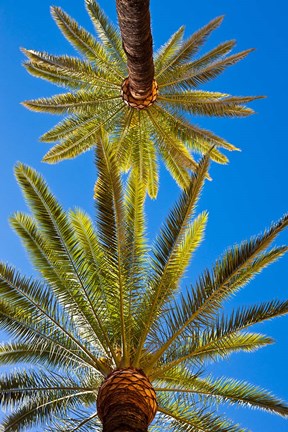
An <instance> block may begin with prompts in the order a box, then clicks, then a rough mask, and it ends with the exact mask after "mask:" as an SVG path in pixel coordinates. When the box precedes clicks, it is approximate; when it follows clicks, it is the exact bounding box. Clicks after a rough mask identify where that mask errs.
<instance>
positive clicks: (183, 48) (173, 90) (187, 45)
mask: <svg viewBox="0 0 288 432" xmlns="http://www.w3.org/2000/svg"><path fill="white" fill-rule="evenodd" d="M129 3H130V2H129V1H128V4H129ZM136 3H139V2H133V5H134V4H136ZM140 3H141V4H142V3H143V5H145V4H146V8H148V12H149V7H148V3H147V2H142V1H141V2H140ZM117 4H118V10H119V17H121V16H123V12H121V11H122V9H121V8H122V6H123V7H126V6H125V4H126V2H124V1H123V0H121V1H119V2H118V3H117ZM86 7H87V11H88V13H89V16H90V18H91V20H92V22H93V24H94V27H95V30H96V33H97V36H98V39H97V38H95V37H94V36H93V35H91V34H90V33H89V32H87V31H86V30H85V29H83V28H82V27H80V26H79V25H78V24H77V23H76V21H74V20H73V19H72V18H71V17H69V16H68V15H67V14H66V13H65V12H63V11H62V10H61V9H60V8H58V7H54V8H52V16H53V18H54V19H55V21H56V24H57V25H58V26H59V28H60V30H61V32H62V33H63V34H64V36H65V37H66V38H67V39H68V41H69V42H70V43H71V44H72V45H73V46H74V47H75V48H76V49H77V51H78V52H79V53H80V55H81V56H82V57H81V58H79V57H70V56H65V55H63V56H62V55H60V56H55V55H49V54H47V53H45V52H38V51H33V50H24V52H25V54H26V55H27V57H28V61H27V62H26V63H25V67H26V69H27V70H28V72H30V73H31V74H32V75H35V76H37V77H40V78H43V79H46V80H48V81H50V82H52V83H54V84H56V85H58V86H62V87H66V88H68V89H70V91H69V92H68V93H63V94H57V95H56V96H53V97H51V98H41V99H37V100H30V101H27V102H25V103H24V105H25V106H27V107H28V108H30V109H32V110H35V111H41V112H49V113H53V114H67V117H66V118H65V119H64V120H62V121H61V122H60V123H59V124H57V125H56V126H55V127H53V128H52V129H51V130H50V131H48V132H47V133H45V134H44V135H43V136H42V137H41V140H42V141H45V142H53V143H55V142H57V144H56V145H55V146H54V147H52V148H51V149H50V151H49V152H48V153H47V154H46V156H45V157H44V160H45V161H46V162H49V163H55V162H58V161H61V160H63V159H67V158H73V157H75V156H77V155H79V154H80V153H82V152H85V151H87V150H88V149H90V148H92V147H94V146H95V145H96V143H97V140H98V137H99V134H101V128H103V127H104V128H105V130H106V131H108V132H110V133H111V139H113V142H114V144H113V145H114V152H115V154H117V159H118V163H119V164H120V165H121V169H122V170H124V171H125V170H128V169H130V168H131V167H132V168H136V169H137V171H138V173H139V175H140V179H141V180H142V182H143V184H144V185H145V187H146V188H147V191H148V193H149V195H150V196H151V197H155V196H156V195H157V190H158V167H157V166H158V164H157V158H158V156H160V157H162V158H163V161H164V163H165V165H166V167H167V169H168V170H169V171H170V172H171V174H172V176H173V177H174V178H175V180H176V181H177V182H178V184H179V185H180V186H181V187H184V188H186V187H188V185H189V179H190V171H191V170H195V169H196V166H197V163H196V161H195V158H194V157H192V154H191V150H192V151H193V152H196V153H200V154H205V153H206V152H207V151H208V150H209V149H210V148H211V147H213V151H212V152H211V159H212V160H214V161H216V162H218V163H226V162H227V157H226V156H225V155H224V154H223V153H222V152H221V151H220V150H219V148H223V149H225V150H229V151H231V150H237V149H236V148H235V147H234V146H233V145H232V144H230V143H228V142H227V141H226V140H224V139H222V138H220V137H218V136H216V135H215V134H213V133H212V132H210V131H207V130H205V129H202V128H199V127H198V126H196V125H193V124H191V123H190V122H189V121H188V120H187V119H186V118H185V117H184V114H189V115H193V116H197V115H200V116H202V115H206V116H221V117H225V116H226V117H245V116H247V115H250V114H252V113H253V110H252V109H250V108H247V107H246V106H245V105H243V104H246V103H248V102H250V101H252V100H254V99H255V97H251V96H245V97H236V96H230V95H228V94H226V93H220V92H208V91H204V90H197V87H198V85H200V84H204V83H206V82H207V81H209V80H210V79H212V78H216V77H217V76H218V75H219V74H220V73H222V72H223V71H224V70H225V69H226V68H227V67H228V66H231V65H234V64H235V63H237V62H238V61H239V60H241V59H243V58H244V57H246V56H247V54H248V53H249V52H250V51H251V50H246V51H242V52H240V53H238V54H233V55H229V53H230V51H231V50H232V48H233V46H234V44H235V41H233V40H232V41H228V42H225V43H222V44H220V45H218V46H217V47H216V48H214V49H212V50H211V51H209V52H208V53H206V54H204V55H202V56H200V57H195V56H196V54H197V53H198V50H199V48H200V47H201V46H202V45H203V43H204V42H205V40H206V39H207V38H208V36H209V35H210V33H211V32H212V31H213V30H215V29H217V27H218V26H219V25H220V24H221V22H222V19H223V18H222V17H219V18H216V19H214V20H212V21H211V22H209V23H208V24H207V25H205V26H204V27H203V28H201V29H200V30H198V31H197V32H196V33H194V34H193V35H192V36H190V37H189V38H188V39H186V40H183V33H184V28H183V27H181V28H180V29H179V30H178V31H177V32H176V33H175V34H174V35H173V36H172V37H171V38H170V40H169V41H168V42H167V43H166V44H165V45H164V46H163V47H162V48H160V50H159V51H158V52H157V53H156V55H155V73H154V72H153V74H152V69H153V70H154V66H153V68H152V65H151V64H150V63H151V62H150V63H149V64H150V66H149V70H150V72H147V75H146V69H145V68H144V69H143V71H142V72H143V73H144V72H145V73H144V75H145V79H144V78H143V74H142V75H141V80H140V82H142V84H143V82H145V83H146V84H145V85H144V84H143V85H144V86H142V84H141V85H140V87H141V86H142V87H141V88H140V89H139V88H137V86H136V84H135V83H136V82H137V79H138V78H137V77H139V74H140V72H139V71H138V70H136V69H137V68H136V69H135V67H134V66H135V65H134V66H131V64H132V63H131V61H130V60H129V58H128V70H127V60H126V55H125V52H124V50H123V48H122V41H121V37H120V35H119V33H118V30H117V29H116V28H115V27H114V26H113V24H112V23H110V22H109V21H108V19H107V18H106V16H105V15H104V13H103V11H102V10H101V9H100V7H99V5H98V4H97V2H96V1H95V0H86ZM125 10H126V9H125ZM133 10H134V6H133ZM125 13H126V12H125ZM139 15H141V13H140V14H139ZM129 16H130V15H129ZM137 16H138V15H137ZM147 20H148V22H149V19H148V17H147V13H146V15H145V19H144V21H145V22H146V21H147ZM121 21H122V19H120V25H121ZM144 24H145V23H144ZM144 24H143V25H144ZM146 27H147V26H146ZM144 29H145V25H144ZM140 30H141V31H140V33H143V34H142V36H143V35H146V34H148V33H149V32H148V33H145V32H142V28H141V29H140ZM130 33H131V32H130ZM132 33H133V32H132ZM122 35H123V28H122ZM130 37H131V34H130ZM145 37H146V36H145ZM128 39H129V37H128ZM148 39H149V45H150V37H148ZM123 41H124V47H126V48H125V50H126V52H127V51H128V42H127V37H126V38H125V37H124V35H123ZM136 42H137V41H136ZM136 45H137V43H136ZM141 47H142V45H141ZM145 49H146V48H145ZM139 54H141V55H142V54H143V52H142V51H141V50H139ZM142 60H143V61H144V60H145V58H144V57H143V58H142ZM142 60H141V61H142ZM141 64H142V63H141V62H140V66H141ZM133 67H134V69H133ZM140 69H142V66H141V67H140ZM132 70H134V72H135V74H134V75H133V73H132ZM127 75H128V77H127ZM152 75H153V79H152V89H151V91H150V90H149V95H148V96H147V95H146V96H145V99H143V97H144V96H143V95H142V96H143V97H142V96H141V98H140V99H139V97H140V96H139V94H140V95H141V94H142V93H143V92H144V93H145V94H146V93H147V86H148V87H149V86H150V87H151V78H152ZM146 79H147V80H146ZM149 83H150V84H149ZM134 84H135V85H134ZM131 86H132V87H131ZM141 92H142V93H141Z"/></svg>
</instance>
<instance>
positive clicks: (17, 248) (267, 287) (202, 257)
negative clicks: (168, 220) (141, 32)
mask: <svg viewBox="0 0 288 432" xmlns="http://www.w3.org/2000/svg"><path fill="white" fill-rule="evenodd" d="M51 2H52V0H41V1H37V0H27V1H25V2H23V1H17V2H15V0H0V46H1V68H0V75H1V77H0V94H1V100H0V116H1V124H0V136H1V148H2V151H1V160H0V191H1V204H0V210H1V212H0V238H1V242H0V257H1V260H4V261H7V262H9V263H11V264H14V265H15V266H16V267H18V268H20V269H21V270H22V271H23V272H24V273H26V274H30V273H31V272H32V271H33V270H32V269H31V267H30V264H29V263H28V261H27V259H26V256H25V252H24V250H23V249H22V247H21V245H20V242H19V241H18V239H17V237H16V235H15V234H14V233H13V232H12V231H11V229H10V227H9V225H8V222H7V220H8V217H9V216H10V215H11V214H12V213H13V212H15V211H17V210H23V209H25V204H24V201H23V199H22V197H21V194H20V192H19V189H18V187H17V185H16V182H15V179H14V177H13V166H14V165H15V163H16V161H21V162H25V163H27V164H29V165H31V166H33V167H35V168H36V169H38V170H39V171H40V172H42V173H43V174H44V176H45V177H46V179H47V180H48V183H49V184H50V186H51V188H52V189H53V191H54V192H55V194H56V195H57V196H58V198H59V200H60V201H61V202H62V203H63V206H64V207H66V208H68V207H74V206H78V207H82V208H84V209H86V210H88V211H89V213H90V214H93V202H92V190H93V184H94V180H95V169H94V166H93V152H89V153H87V154H85V155H83V156H81V157H78V158H77V159H75V160H72V161H67V162H63V163H61V164H58V165H56V166H50V165H45V164H43V163H41V162H40V161H41V158H42V157H43V155H44V153H45V152H46V151H47V145H46V144H42V143H39V142H37V140H38V137H39V136H40V135H41V134H42V133H44V132H45V131H46V130H47V129H48V128H50V127H51V126H52V125H54V124H55V123H56V121H57V118H53V117H52V116H48V115H42V114H37V113H32V112H29V111H27V110H25V108H23V107H22V106H21V105H20V102H21V101H23V100H25V99H32V98H37V97H41V96H49V95H52V94H54V92H56V89H55V88H53V86H52V85H50V84H47V83H45V82H43V81H41V80H37V79H36V78H33V77H30V76H29V75H28V74H27V73H26V72H25V70H24V68H23V67H22V66H21V62H22V61H23V55H22V54H21V52H20V51H19V48H20V47H21V46H22V47H25V48H31V49H32V48H33V49H38V50H45V51H48V52H51V53H56V54H62V53H71V54H73V53H74V52H73V49H72V48H71V47H70V46H69V45H68V43H67V42H66V41H65V39H64V38H63V37H62V36H61V34H60V32H59V30H58V29H57V27H56V26H55V24H54V23H53V21H52V19H51V17H50V14H49V6H50V5H51ZM54 4H55V5H57V6H61V7H62V8H63V9H64V10H66V11H67V12H68V13H70V14H71V15H72V16H74V17H75V18H76V19H77V20H78V22H80V23H81V24H82V25H83V26H84V27H86V28H88V29H90V30H91V31H92V25H91V23H90V22H89V19H88V17H87V15H86V12H85V10H84V6H83V2H82V1H80V0H77V1H71V0H55V3H54ZM100 4H101V6H102V7H103V8H104V9H105V11H106V13H107V14H108V15H109V16H110V17H111V18H112V19H113V20H114V21H115V20H116V13H115V4H114V2H111V0H110V1H108V0H101V1H100ZM287 9H288V6H287V4H286V2H284V0H275V1H274V2H273V4H272V3H271V2H270V1H269V2H268V0H263V1H262V2H261V5H260V4H259V2H258V1H255V0H254V1H251V0H250V1H245V0H241V1H235V0H234V1H232V0H207V1H206V2H191V0H190V1H188V0H178V1H177V2H172V1H170V0H167V1H166V2H165V10H164V9H163V2H159V1H156V0H152V1H151V15H152V30H153V37H154V45H155V48H158V47H159V46H160V45H161V44H162V43H164V42H165V41H166V40H167V38H168V37H169V36H170V34H171V33H172V32H174V31H176V30H177V28H178V27H180V26H181V25H183V24H185V25H186V35H190V34H191V33H192V32H193V31H194V30H196V29H198V28H199V27H201V26H202V25H204V24H205V23H207V22H208V21H209V20H210V19H212V18H214V17H216V16H218V15H223V14H224V15H225V20H224V23H223V24H222V26H221V28H220V29H218V30H217V31H216V32H215V33H214V34H213V36H212V37H211V38H210V39H209V41H208V43H207V45H206V48H207V49H209V48H211V47H212V46H215V45H216V44H217V43H219V42H222V41H224V40H228V39H237V41H238V43H237V49H238V50H242V49H246V48H250V47H255V48H256V51H255V52H254V53H252V54H250V56H249V57H248V58H247V59H246V60H244V61H243V62H241V63H239V64H238V65H236V66H234V67H233V68H231V69H229V70H227V71H226V72H225V73H224V74H223V75H222V76H221V77H219V78H218V79H217V80H215V81H213V82H211V83H210V84H209V85H207V86H206V89H209V90H217V91H222V92H227V93H232V94H237V95H251V94H252V95H258V94H261V95H263V94H264V95H267V99H264V100H261V101H256V102H255V103H254V104H253V107H254V108H255V110H256V111H257V114H256V115H255V116H252V117H250V118H248V119H233V120H231V119H228V120H226V119H210V120H207V119H204V118H198V119H196V120H194V121H196V123H197V124H199V125H201V126H203V127H206V128H208V129H212V130H213V131H214V132H216V133H218V134H219V135H220V136H223V137H225V138H226V139H228V140H230V142H232V143H233V144H234V145H236V146H237V147H240V148H241V149H242V152H241V153H238V152H237V153H234V154H230V155H229V156H230V164H229V165H227V166H219V165H218V166H216V165H213V166H212V168H211V174H212V177H213V181H212V182H208V183H207V184H206V188H205V191H204V193H203V196H202V200H201V204H200V206H199V210H201V209H207V210H208V211H209V222H208V229H207V233H206V239H205V242H204V243H203V244H202V246H201V247H200V249H199V250H198V254H197V257H195V259H194V260H193V262H192V264H191V269H190V271H189V273H188V274H187V276H186V278H185V280H184V283H183V286H184V285H185V284H187V285H188V284H189V281H190V280H193V279H194V278H195V277H196V275H197V274H199V273H200V272H201V270H203V268H205V267H206V266H209V265H211V263H213V261H214V260H215V259H216V258H217V257H218V256H219V255H220V254H221V253H222V252H223V251H224V250H225V248H226V247H227V246H229V245H233V244H235V243H236V242H239V241H241V240H242V239H245V238H249V237H250V236H251V235H253V234H257V233H259V232H261V231H262V230H263V229H264V228H265V227H268V226H269V224H270V222H271V221H276V220H277V219H278V218H280V217H281V215H282V214H283V213H285V212H287V211H288V208H287V186H288V181H287V158H288V150H287V131H286V127H287V119H286V116H287V114H286V103H285V102H286V95H287V83H286V75H287V74H286V68H287V61H288V60H287V59H288V56H287V54H288V53H287V49H288V48H287V25H286V24H287V23H286V18H285V17H286V16H287V12H288V10H287ZM178 192H179V191H178V189H177V187H176V186H175V184H174V183H173V181H172V180H171V179H170V177H169V175H168V174H167V173H166V172H165V170H164V169H162V170H161V180H160V192H159V197H158V200H157V201H154V202H151V201H149V202H148V203H147V217H148V222H149V231H148V232H149V236H150V238H151V239H152V238H153V235H154V234H155V232H156V231H157V229H158V228H159V226H160V224H161V221H162V220H163V218H164V217H165V215H166V213H167V209H168V208H169V207H170V205H171V203H172V202H173V201H174V200H175V199H176V197H177V194H178ZM287 242H288V234H287V232H286V233H283V234H282V235H281V237H279V239H278V241H277V244H285V243H286V244H287ZM287 263H288V257H285V258H282V260H281V261H279V262H278V263H276V264H274V265H273V266H271V267H270V268H269V269H267V270H266V271H264V272H263V274H261V275H260V276H259V277H258V278H257V279H256V280H255V281H253V283H251V284H250V285H249V286H248V287H246V288H245V289H243V290H242V291H241V292H240V293H239V295H238V296H237V298H235V299H234V300H233V305H239V304H252V303H254V302H257V301H264V300H268V299H272V298H281V299H284V298H287V294H288V287H287V280H288V264H287ZM231 305H232V303H231ZM287 325H288V318H287V317H286V318H280V319H278V320H275V321H274V322H270V323H267V324H265V325H262V326H261V328H260V331H262V332H263V333H266V334H268V335H270V336H272V337H274V338H275V339H276V341H277V343H276V344H275V345H272V346H270V347H268V348H264V349H262V350H260V351H257V352H256V353H254V354H245V355H244V354H243V355H242V354H241V355H239V354H238V355H237V354H235V355H234V356H232V357H231V358H230V360H229V361H228V362H225V363H219V364H218V365H217V366H216V368H215V375H216V374H218V375H220V374H225V375H226V376H232V377H234V378H239V379H247V380H250V381H251V382H253V383H254V384H258V385H260V386H262V387H264V388H268V389H271V391H272V392H273V393H275V394H276V395H279V396H280V397H282V398H286V400H288V391H287V388H288V376H287V366H286V362H287V360H288V344H287V341H288V337H287V333H288V332H287ZM257 330H258V329H257ZM223 410H224V411H225V409H223ZM229 414H231V416H233V418H234V419H236V420H237V421H239V422H241V424H242V425H243V426H246V427H247V428H250V429H251V430H253V431H254V432H263V431H265V432H266V431H267V432H269V431H272V430H277V432H284V431H287V429H288V428H287V421H285V420H283V419H281V418H278V417H276V416H272V415H268V414H264V413H258V412H256V411H254V410H253V411H249V410H247V409H237V410H233V412H232V413H231V412H230V411H229Z"/></svg>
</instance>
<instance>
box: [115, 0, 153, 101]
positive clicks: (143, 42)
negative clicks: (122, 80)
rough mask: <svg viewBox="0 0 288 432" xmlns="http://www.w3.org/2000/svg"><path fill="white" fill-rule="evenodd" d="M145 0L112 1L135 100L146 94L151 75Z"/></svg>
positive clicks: (149, 85)
mask: <svg viewBox="0 0 288 432" xmlns="http://www.w3.org/2000/svg"><path fill="white" fill-rule="evenodd" d="M149 3H150V1H149V0H116V7H117V13H118V21H119V26H120V31H121V36H122V43H123V48H124V51H125V53H126V56H127V66H128V74H129V87H130V92H131V94H132V96H133V97H134V98H135V99H145V98H146V97H147V96H149V95H150V93H151V89H152V82H153V78H154V63H153V48H152V43H153V42H152V34H151V25H150V11H149Z"/></svg>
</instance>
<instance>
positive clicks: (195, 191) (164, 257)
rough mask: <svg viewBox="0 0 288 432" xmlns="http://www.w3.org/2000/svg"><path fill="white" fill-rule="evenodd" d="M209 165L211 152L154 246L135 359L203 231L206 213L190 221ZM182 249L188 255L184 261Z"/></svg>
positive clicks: (139, 353) (172, 212)
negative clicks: (151, 269)
mask: <svg viewBox="0 0 288 432" xmlns="http://www.w3.org/2000/svg"><path fill="white" fill-rule="evenodd" d="M208 165H209V156H206V157H205V158H204V159H203V160H202V162H200V163H199V166H198V169H197V172H196V174H195V175H194V176H193V177H192V179H191V183H190V187H189V189H187V190H186V191H184V192H183V193H182V195H181V196H180V199H179V202H178V203H177V204H176V206H175V207H174V208H173V210H172V211H171V213H170V215H169V216H168V219H167V222H166V224H165V226H164V227H163V228H162V230H161V233H160V236H159V238H158V239H157V241H156V244H155V246H154V250H153V256H154V257H153V261H152V262H153V276H152V278H151V282H150V284H149V285H150V289H149V292H148V293H149V295H148V296H145V297H144V300H143V304H144V305H145V306H144V307H143V308H142V310H143V311H144V316H142V317H140V320H142V323H143V324H142V327H143V325H144V328H143V333H142V335H141V336H140V343H139V345H138V351H137V356H136V359H137V360H136V361H139V358H140V355H141V350H142V348H143V344H144V342H145V339H146V336H147V334H148V332H149V330H150V328H151V326H152V325H153V321H154V320H155V318H156V316H157V313H159V311H160V310H161V307H162V305H163V304H164V303H165V302H166V301H167V299H169V297H170V296H171V294H172V293H173V291H175V289H177V283H178V281H179V279H180V277H181V276H182V275H183V272H184V271H185V268H186V266H187V264H188V262H189V255H191V253H192V252H193V250H194V249H195V247H197V245H198V244H199V242H200V240H201V237H202V235H203V227H204V224H205V219H206V215H205V214H204V215H203V216H202V217H200V218H199V220H198V221H197V220H196V221H197V222H194V223H193V222H192V223H191V218H192V215H193V213H194V210H195V206H196V203H197V200H198V197H199V194H200V192H201V189H202V186H203V183H204V179H205V177H206V174H207V170H208ZM195 228H196V229H195ZM185 243H186V244H185ZM184 245H185V246H184ZM183 247H184V249H186V248H187V249H186V250H185V252H184V249H183ZM182 251H183V252H184V255H185V256H186V259H185V258H184V259H183V261H182ZM148 305H149V306H148ZM147 312H148V314H147ZM142 314H143V312H142ZM147 323H149V324H147Z"/></svg>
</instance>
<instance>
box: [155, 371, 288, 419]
mask: <svg viewBox="0 0 288 432" xmlns="http://www.w3.org/2000/svg"><path fill="white" fill-rule="evenodd" d="M155 390H156V391H157V392H164V394H165V393H166V392H168V394H169V393H170V392H171V393H178V394H179V396H181V395H183V396H185V395H186V396H187V397H188V400H190V395H191V397H192V401H194V402H195V401H196V400H201V401H202V398H204V399H203V403H205V404H207V405H208V406H209V405H215V404H219V403H229V404H235V405H238V406H243V407H245V406H248V407H253V408H257V409H261V410H264V411H268V412H273V413H276V414H279V415H282V416H287V415H288V407H287V405H286V404H285V403H284V402H283V401H281V400H280V399H278V398H276V397H275V396H273V395H272V394H271V393H270V392H267V391H266V390H264V389H261V388H260V387H257V386H255V385H253V384H250V383H247V382H244V381H238V380H234V379H231V378H224V377H222V378H219V379H216V380H215V379H213V378H212V377H210V376H208V377H205V378H203V377H199V376H197V375H192V374H191V373H190V372H189V371H188V370H184V369H180V368H178V369H173V370H170V371H167V372H166V373H164V374H163V376H162V377H161V378H160V379H159V381H158V382H157V383H156V384H155ZM197 398H198V399H197ZM199 398H200V399H199Z"/></svg>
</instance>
